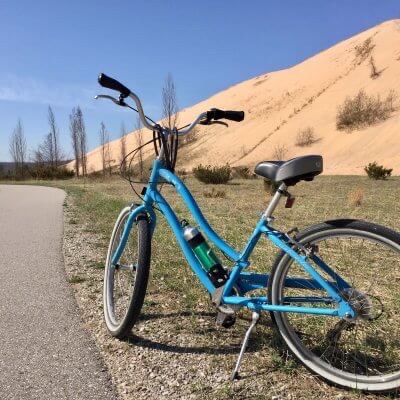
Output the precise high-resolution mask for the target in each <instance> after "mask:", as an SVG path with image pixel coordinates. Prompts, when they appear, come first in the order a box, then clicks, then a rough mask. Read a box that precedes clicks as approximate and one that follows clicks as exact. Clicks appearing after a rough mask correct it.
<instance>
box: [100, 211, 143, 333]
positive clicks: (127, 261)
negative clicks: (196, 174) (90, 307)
mask: <svg viewBox="0 0 400 400" xmlns="http://www.w3.org/2000/svg"><path fill="white" fill-rule="evenodd" d="M130 213H131V209H130V208H129V207H126V208H124V209H123V210H122V211H121V213H120V215H119V217H118V219H117V222H116V223H115V226H114V230H113V233H112V236H111V240H110V245H109V248H108V253H107V260H106V267H105V274H104V293H103V302H104V318H105V322H106V325H107V329H108V330H109V332H110V333H111V334H112V335H113V336H115V337H117V338H119V339H122V338H124V337H126V336H127V335H129V333H130V331H131V329H132V327H133V325H134V324H135V322H136V321H137V319H138V318H139V315H140V311H141V309H142V306H143V301H144V297H145V294H146V288H147V282H148V278H149V270H150V254H151V234H150V227H149V221H148V218H147V215H146V214H139V215H138V216H137V217H136V221H135V222H134V224H133V226H132V229H131V230H130V232H129V237H128V240H127V243H126V246H125V248H124V251H123V252H122V255H121V257H120V259H119V261H118V263H117V264H116V265H114V264H112V262H111V260H112V256H113V254H114V253H115V251H116V249H117V248H118V245H119V243H120V240H121V238H122V233H123V231H124V227H125V224H126V222H127V220H128V218H129V216H130Z"/></svg>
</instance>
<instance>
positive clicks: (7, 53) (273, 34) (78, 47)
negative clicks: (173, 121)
mask: <svg viewBox="0 0 400 400" xmlns="http://www.w3.org/2000/svg"><path fill="white" fill-rule="evenodd" d="M0 16H1V24H0V55H1V56H0V161H10V155H9V151H8V144H9V139H10V136H11V134H12V132H13V129H14V128H15V126H16V124H17V121H18V119H19V118H20V119H21V120H22V123H23V126H24V133H25V136H26V139H27V143H28V149H29V150H32V149H34V148H36V147H37V146H38V144H39V143H40V142H42V141H43V138H44V136H45V135H46V134H47V132H48V123H47V112H48V107H49V105H50V106H51V107H52V108H53V110H54V113H55V116H56V120H57V124H58V126H59V130H60V142H61V145H62V148H63V150H64V153H65V154H66V155H67V156H68V157H70V156H71V154H72V150H71V145H70V138H69V115H70V113H71V110H72V108H73V107H75V106H78V105H79V106H80V107H81V108H82V110H83V114H84V118H85V123H86V129H87V133H88V145H89V149H93V148H95V147H97V146H98V145H99V133H98V132H99V128H100V123H101V122H104V123H105V125H106V127H107V130H108V131H109V132H110V136H111V138H112V139H114V138H117V137H118V136H119V135H120V130H121V124H122V123H123V124H124V125H125V126H126V128H127V129H128V130H132V128H133V126H134V124H135V121H136V116H135V115H134V114H133V113H132V112H129V111H128V110H125V109H122V108H120V107H117V106H115V105H114V104H113V103H111V102H107V101H104V102H101V101H96V100H93V97H94V96H95V95H96V94H100V93H107V89H103V88H101V87H100V86H99V85H98V84H97V76H98V74H99V73H100V72H104V73H106V74H108V75H110V76H112V77H115V78H116V79H118V80H119V81H121V82H122V83H124V84H125V85H126V86H127V87H129V88H130V89H131V90H132V91H134V92H135V93H136V94H138V95H139V97H140V98H141V100H142V102H143V105H144V109H145V112H146V113H147V114H148V115H149V116H150V117H152V118H153V119H157V118H159V117H160V114H161V89H162V87H163V84H164V81H165V78H166V76H167V75H168V73H171V74H172V76H173V78H174V81H175V84H176V91H177V99H178V105H179V107H180V108H185V107H187V106H190V105H192V104H195V103H197V102H199V101H200V100H203V99H205V98H207V97H209V96H211V95H213V94H214V93H216V92H218V91H220V90H223V89H225V88H227V87H229V86H231V85H233V84H235V83H238V82H241V81H243V80H246V79H249V78H253V77H255V76H257V75H260V74H263V73H266V72H270V71H274V70H278V69H282V68H287V67H290V66H292V65H294V64H297V63H299V62H301V61H302V60H304V59H306V58H308V57H310V56H312V55H314V54H315V53H318V52H320V51H322V50H324V49H326V48H329V47H331V46H332V45H334V44H336V43H337V42H339V41H341V40H344V39H346V38H348V37H351V36H353V35H355V34H357V33H359V32H361V31H363V30H366V29H368V28H370V27H372V26H374V25H376V24H379V23H381V22H384V21H386V20H389V19H395V18H400V1H399V0H374V1H373V0H351V1H347V0H340V1H338V0H329V1H328V0H291V1H290V0H276V1H273V0H264V1H261V0H253V1H246V2H245V1H238V0H229V1H228V0H225V1H223V0H220V1H217V0H204V1H200V0H197V1H188V0H186V1H183V0H176V1H169V0H157V1H156V0H146V1H144V0H142V1H137V0H130V1H128V0H120V1H106V0H80V1H77V0H68V1H66V0H64V1H61V0H60V1H54V0H51V1H50V0H35V1H28V0H0ZM109 94H111V93H109Z"/></svg>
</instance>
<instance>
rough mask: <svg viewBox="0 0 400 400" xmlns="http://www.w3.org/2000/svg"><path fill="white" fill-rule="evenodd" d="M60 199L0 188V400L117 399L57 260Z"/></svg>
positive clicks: (59, 194)
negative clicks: (85, 329)
mask: <svg viewBox="0 0 400 400" xmlns="http://www.w3.org/2000/svg"><path fill="white" fill-rule="evenodd" d="M64 196H65V193H64V192H63V191H62V190H59V189H52V188H45V187H38V186H12V185H0V399H1V400H9V399H10V400H11V399H12V400H14V399H15V400H24V399H41V400H44V399H51V400H59V399H85V400H91V399H96V400H97V399H101V400H108V399H116V398H117V397H116V395H115V392H114V390H113V388H112V386H111V384H110V381H109V378H108V375H107V372H106V370H105V367H104V365H103V363H102V360H101V358H100V356H99V355H98V352H97V349H96V347H95V344H94V342H93V341H92V340H91V339H90V338H89V337H88V334H87V333H86V332H85V331H84V329H83V328H82V323H81V321H80V319H79V316H78V312H77V307H76V305H75V302H74V298H73V295H72V291H71V289H70V288H69V286H68V283H67V282H66V277H65V273H64V266H63V257H62V234H63V210H62V204H63V201H64Z"/></svg>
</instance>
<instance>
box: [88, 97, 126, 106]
mask: <svg viewBox="0 0 400 400" xmlns="http://www.w3.org/2000/svg"><path fill="white" fill-rule="evenodd" d="M94 98H95V99H96V100H98V99H109V100H111V101H112V102H113V103H115V104H117V105H118V106H122V107H127V106H128V105H127V104H126V103H125V101H124V99H123V98H122V97H121V96H120V97H119V99H116V98H115V97H112V96H109V95H107V94H98V95H97V96H94Z"/></svg>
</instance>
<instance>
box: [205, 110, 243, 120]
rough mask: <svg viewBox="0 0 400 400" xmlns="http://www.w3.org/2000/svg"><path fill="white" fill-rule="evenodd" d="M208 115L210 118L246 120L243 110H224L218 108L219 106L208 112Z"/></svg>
mask: <svg viewBox="0 0 400 400" xmlns="http://www.w3.org/2000/svg"><path fill="white" fill-rule="evenodd" d="M207 117H208V118H209V119H214V120H218V119H229V120H231V121H236V122H240V121H243V120H244V112H243V111H223V110H218V108H213V109H212V110H211V111H208V112H207Z"/></svg>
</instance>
